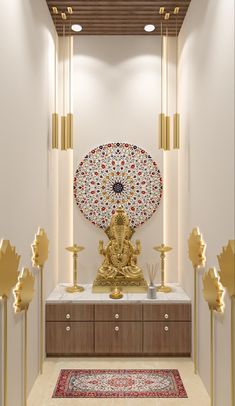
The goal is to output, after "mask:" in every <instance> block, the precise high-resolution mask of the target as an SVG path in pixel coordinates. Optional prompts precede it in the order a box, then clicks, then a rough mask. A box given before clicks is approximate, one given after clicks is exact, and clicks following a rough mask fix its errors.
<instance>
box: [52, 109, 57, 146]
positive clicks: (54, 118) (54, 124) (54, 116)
mask: <svg viewBox="0 0 235 406" xmlns="http://www.w3.org/2000/svg"><path fill="white" fill-rule="evenodd" d="M58 126H59V117H58V114H57V113H53V114H52V148H53V149H58Z"/></svg>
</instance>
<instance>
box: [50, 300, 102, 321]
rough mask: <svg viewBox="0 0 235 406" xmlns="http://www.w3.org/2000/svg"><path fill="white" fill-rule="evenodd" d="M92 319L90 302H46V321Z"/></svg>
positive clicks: (92, 308) (92, 311)
mask: <svg viewBox="0 0 235 406" xmlns="http://www.w3.org/2000/svg"><path fill="white" fill-rule="evenodd" d="M93 319H94V307H93V305H92V304H77V303H59V304H58V303H48V304H47V305H46V321H89V320H93Z"/></svg>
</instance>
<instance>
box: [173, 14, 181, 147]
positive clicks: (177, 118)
mask: <svg viewBox="0 0 235 406" xmlns="http://www.w3.org/2000/svg"><path fill="white" fill-rule="evenodd" d="M178 13H179V7H177V10H176V9H175V11H174V14H178ZM175 48H176V61H175V84H176V86H175V110H176V112H175V114H174V120H173V126H174V130H173V148H174V149H179V148H180V115H179V113H178V17H177V16H176V47H175Z"/></svg>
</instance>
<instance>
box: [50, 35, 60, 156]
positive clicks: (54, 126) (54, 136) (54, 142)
mask: <svg viewBox="0 0 235 406" xmlns="http://www.w3.org/2000/svg"><path fill="white" fill-rule="evenodd" d="M54 65H55V66H54V76H55V80H54V108H55V110H54V111H55V113H52V149H58V126H59V118H58V113H56V110H57V40H56V42H55V61H54Z"/></svg>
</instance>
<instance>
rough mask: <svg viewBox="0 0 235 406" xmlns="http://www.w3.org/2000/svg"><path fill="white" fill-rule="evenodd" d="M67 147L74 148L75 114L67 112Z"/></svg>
mask: <svg viewBox="0 0 235 406" xmlns="http://www.w3.org/2000/svg"><path fill="white" fill-rule="evenodd" d="M67 137H68V138H67V148H68V149H73V114H72V113H68V114H67Z"/></svg>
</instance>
